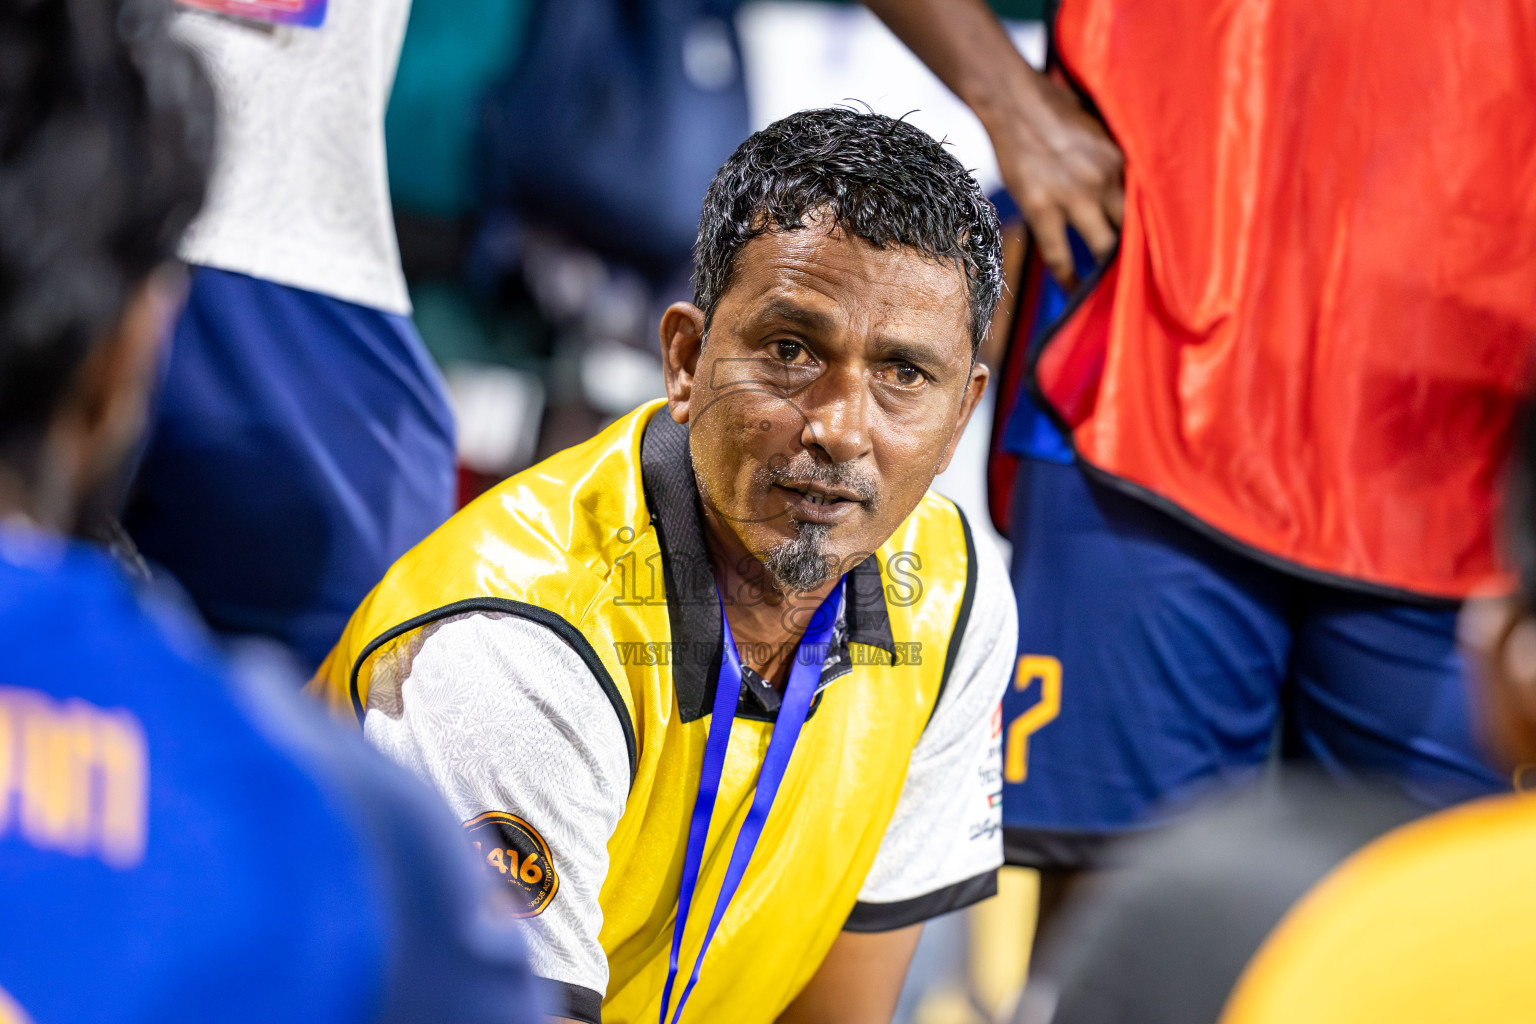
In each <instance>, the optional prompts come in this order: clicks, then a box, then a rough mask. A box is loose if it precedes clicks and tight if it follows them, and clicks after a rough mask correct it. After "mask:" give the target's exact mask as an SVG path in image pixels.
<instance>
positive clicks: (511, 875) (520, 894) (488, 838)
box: [464, 811, 560, 917]
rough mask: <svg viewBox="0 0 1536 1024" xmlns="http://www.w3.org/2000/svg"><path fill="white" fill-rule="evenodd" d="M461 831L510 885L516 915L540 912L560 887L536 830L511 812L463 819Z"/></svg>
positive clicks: (497, 874) (550, 858) (542, 841)
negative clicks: (467, 834)
mask: <svg viewBox="0 0 1536 1024" xmlns="http://www.w3.org/2000/svg"><path fill="white" fill-rule="evenodd" d="M464 831H466V832H468V833H469V838H470V841H471V842H473V843H474V844H475V849H476V850H477V851H479V854H480V857H481V859H483V860H484V861H485V864H486V867H487V868H488V869H490V870H491V871H492V872H494V873H495V875H496V877H498V878H500V879H501V880H502V881H504V882H506V884H507V885H509V886H511V887H512V892H513V895H514V897H515V901H516V903H517V907H518V914H517V916H518V917H535V916H537V915H539V914H542V913H543V912H544V908H545V907H547V906H549V903H550V901H551V900H553V899H554V898H555V890H557V889H559V888H560V876H559V875H558V874H557V873H556V872H555V861H554V858H553V857H551V856H550V853H549V844H548V843H546V842H545V841H544V837H543V836H541V835H539V830H538V829H536V828H534V827H533V826H532V825H530V824H528V823H527V822H526V821H524V820H523V819H522V818H519V817H518V816H517V815H515V814H508V813H506V812H505V811H486V812H485V813H484V814H480V815H476V816H475V817H473V818H471V819H469V820H468V821H466V822H465V823H464Z"/></svg>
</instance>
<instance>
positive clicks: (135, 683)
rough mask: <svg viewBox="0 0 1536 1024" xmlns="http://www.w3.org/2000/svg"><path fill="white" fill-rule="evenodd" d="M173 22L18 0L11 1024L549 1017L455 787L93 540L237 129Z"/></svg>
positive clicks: (5, 258)
mask: <svg viewBox="0 0 1536 1024" xmlns="http://www.w3.org/2000/svg"><path fill="white" fill-rule="evenodd" d="M168 15H169V12H168V11H167V10H166V9H165V6H164V5H163V4H161V3H156V2H152V0H16V2H9V3H7V4H5V5H4V6H3V8H0V650H3V651H4V652H5V659H4V664H3V666H0V920H4V922H5V928H4V931H3V934H0V1020H5V1021H7V1022H12V1024H14V1022H22V1021H30V1020H36V1021H37V1022H39V1024H66V1022H70V1021H79V1022H85V1021H134V1022H146V1024H147V1022H151V1021H153V1022H157V1024H158V1022H165V1021H205V1020H212V1019H217V1020H221V1021H250V1022H257V1021H261V1022H271V1021H306V1022H315V1024H322V1022H342V1021H348V1022H360V1021H368V1020H390V1021H402V1022H407V1021H409V1022H420V1021H429V1020H454V1021H484V1022H491V1021H499V1022H509V1024H511V1022H531V1021H533V1020H534V1019H536V1007H535V1005H534V1002H533V998H532V992H531V986H532V984H533V981H532V978H531V975H530V974H529V973H528V968H527V964H526V961H525V959H524V950H523V947H522V943H521V940H520V939H519V937H518V935H517V933H516V930H515V929H516V925H515V923H514V922H513V921H512V919H511V915H510V913H509V912H508V911H507V909H506V908H505V907H503V906H500V902H501V901H500V899H499V896H498V894H497V893H495V891H494V889H492V888H491V887H490V886H489V884H488V883H487V882H486V881H485V879H484V878H483V876H482V875H481V873H480V872H479V871H478V869H477V868H476V867H475V864H474V859H473V856H472V855H471V853H470V851H469V850H468V849H467V848H466V847H465V845H464V842H463V838H462V836H461V835H460V834H459V833H458V832H457V830H456V829H455V828H454V825H453V822H452V821H451V820H448V819H447V818H446V817H445V815H444V812H443V810H442V807H441V804H440V803H439V802H438V801H437V799H436V797H435V796H434V795H433V794H432V793H431V792H430V790H428V789H427V788H426V787H423V786H421V785H420V784H419V783H417V782H416V781H415V780H414V779H411V778H410V777H409V775H408V774H407V773H405V772H402V771H399V770H397V769H394V768H393V766H390V765H388V764H386V763H382V759H381V758H379V757H378V756H377V755H376V754H374V753H373V752H371V751H369V750H368V749H367V748H366V747H365V746H364V745H363V744H361V743H359V742H356V741H355V739H354V738H352V737H348V736H344V735H343V736H332V735H328V734H329V733H331V732H332V731H333V730H334V727H333V726H332V725H331V723H329V722H327V721H326V720H325V719H324V717H323V716H321V715H317V714H315V713H314V709H313V708H312V707H310V706H309V705H308V704H307V702H304V701H303V700H302V699H301V698H299V697H298V696H297V695H296V694H295V693H294V692H293V691H294V689H295V687H294V684H293V683H292V681H291V680H290V679H289V678H288V677H287V676H286V675H285V674H281V673H280V671H279V669H278V668H277V667H276V663H275V662H273V661H272V660H271V658H270V657H267V658H259V659H255V660H252V661H250V662H249V663H248V664H247V666H246V671H244V672H241V673H240V674H238V675H237V674H235V673H234V672H232V670H231V669H230V667H229V666H228V665H226V664H225V663H224V662H222V661H221V660H220V659H219V658H218V657H217V656H216V655H215V654H214V652H213V650H212V648H211V647H210V646H209V644H208V642H207V640H206V639H205V638H204V637H203V635H202V634H201V632H200V630H199V628H198V626H196V625H195V624H194V623H193V622H191V621H190V620H188V619H187V618H185V617H184V615H183V614H182V612H181V611H180V610H179V607H178V606H177V605H176V604H175V603H174V602H171V601H169V600H168V599H167V598H166V597H164V596H163V595H162V596H156V595H141V594H138V593H135V591H134V590H133V589H132V587H131V585H130V582H129V580H128V578H127V576H126V575H125V574H124V572H123V571H122V570H121V569H120V568H119V566H118V565H117V563H116V562H114V561H113V560H112V559H111V558H110V557H108V556H107V555H106V554H105V553H104V552H101V551H99V550H96V549H94V548H92V547H90V546H88V545H86V544H83V543H81V542H79V541H75V540H71V539H68V537H67V534H68V533H69V532H70V531H71V529H72V528H73V527H74V526H75V525H76V524H77V523H78V522H79V521H80V520H81V518H82V517H83V516H85V515H88V514H91V513H94V512H95V511H97V510H98V505H99V504H100V502H101V500H102V499H101V497H100V493H101V492H100V489H101V488H102V486H103V485H104V484H108V483H110V482H111V481H113V480H115V479H119V478H120V477H119V475H120V473H121V469H122V464H123V463H124V461H125V460H127V459H128V458H129V457H130V455H131V452H132V451H133V449H134V446H135V444H136V442H137V439H138V437H139V435H140V433H141V431H142V429H143V424H144V419H145V416H146V410H147V406H148V398H149V394H150V392H151V389H152V384H153V381H154V377H155V370H156V367H157V365H158V362H159V353H160V349H161V344H162V341H163V338H164V336H165V334H166V331H167V329H168V326H169V323H170V320H171V319H172V318H173V317H174V316H175V314H176V311H177V309H178V306H179V303H180V301H181V298H182V295H183V287H184V286H183V283H182V274H181V273H180V271H179V269H178V268H177V267H176V266H175V265H174V262H173V261H174V252H175V248H176V243H177V240H178V239H179V237H180V235H181V232H182V230H183V229H184V228H185V227H186V225H187V223H188V221H189V220H190V219H191V218H192V217H193V215H194V214H195V213H196V212H197V208H198V206H199V204H200V203H201V201H202V196H203V192H204V187H205V182H206V177H207V171H208V164H209V159H210V153H211V151H212V147H213V138H214V109H213V96H212V93H211V92H210V90H209V86H208V83H207V80H206V79H205V78H204V76H203V73H202V71H201V70H200V67H199V66H198V64H197V63H196V61H195V60H194V59H193V58H192V56H191V54H190V53H189V52H188V51H187V50H185V49H184V48H183V47H182V46H180V45H179V44H177V43H175V42H174V41H173V40H172V39H171V38H170V36H169V35H168V31H167V24H166V22H167V18H168ZM253 657H254V656H253ZM280 675H281V678H279V676H280ZM376 762H378V763H376Z"/></svg>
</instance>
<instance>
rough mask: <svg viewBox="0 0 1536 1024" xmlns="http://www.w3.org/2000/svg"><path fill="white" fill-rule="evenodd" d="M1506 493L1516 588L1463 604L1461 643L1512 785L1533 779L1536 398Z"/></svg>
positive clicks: (1489, 738) (1488, 731) (1485, 723)
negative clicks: (1471, 657) (1467, 652)
mask: <svg viewBox="0 0 1536 1024" xmlns="http://www.w3.org/2000/svg"><path fill="white" fill-rule="evenodd" d="M1508 472H1509V475H1508V479H1507V482H1506V484H1505V491H1504V538H1505V543H1506V550H1507V551H1508V554H1509V560H1510V562H1511V568H1512V569H1513V570H1514V572H1515V578H1516V580H1517V583H1518V586H1517V589H1516V591H1515V593H1514V594H1512V595H1509V596H1505V597H1474V598H1473V599H1471V600H1469V601H1468V602H1467V603H1466V605H1465V606H1464V607H1463V610H1462V615H1461V622H1460V627H1459V633H1460V639H1461V642H1462V643H1463V644H1464V645H1465V646H1466V647H1468V648H1469V649H1470V650H1471V651H1472V652H1473V654H1474V655H1475V664H1476V668H1477V675H1478V677H1479V678H1478V683H1479V687H1478V696H1479V697H1480V698H1481V699H1480V700H1479V701H1478V702H1477V711H1478V724H1479V726H1480V728H1481V730H1482V733H1483V738H1484V740H1485V741H1486V742H1487V744H1488V746H1489V747H1491V748H1492V750H1493V753H1494V754H1495V755H1496V756H1497V757H1498V758H1499V759H1500V760H1501V761H1502V762H1503V763H1504V764H1505V765H1506V766H1507V767H1509V768H1511V769H1513V771H1514V782H1515V785H1516V786H1518V787H1520V788H1522V789H1524V788H1529V787H1530V786H1531V785H1532V784H1536V403H1532V402H1529V401H1528V402H1527V403H1526V406H1525V408H1524V409H1523V410H1522V412H1521V415H1520V418H1519V421H1518V424H1517V426H1516V429H1515V443H1514V446H1513V451H1512V453H1511V457H1510V460H1509V471H1508Z"/></svg>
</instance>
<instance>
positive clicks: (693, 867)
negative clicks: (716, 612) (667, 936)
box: [659, 580, 843, 1024]
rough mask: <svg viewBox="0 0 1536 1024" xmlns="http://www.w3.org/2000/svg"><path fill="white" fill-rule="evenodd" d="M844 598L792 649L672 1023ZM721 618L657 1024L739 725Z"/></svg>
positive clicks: (720, 914)
mask: <svg viewBox="0 0 1536 1024" xmlns="http://www.w3.org/2000/svg"><path fill="white" fill-rule="evenodd" d="M842 594H843V581H842V580H838V581H837V585H836V586H835V587H833V588H832V592H831V593H830V594H828V595H827V598H826V600H825V601H823V602H822V603H821V607H820V608H818V609H816V614H815V615H814V616H812V618H811V625H810V628H808V629H807V630H806V631H805V635H804V636H803V637H802V638H801V640H800V646H799V648H798V649H797V650H796V651H795V659H794V663H793V664H792V665H791V666H790V669H789V685H788V686H787V687H785V691H784V702H783V704H781V705H780V706H779V716H778V720H777V721H776V722H774V726H773V736H772V738H770V739H769V741H768V752H767V753H766V754H764V755H763V767H762V769H761V771H759V772H758V776H757V791H756V793H754V794H753V797H752V807H751V809H750V810H749V811H748V812H747V817H746V820H745V821H744V822H742V825H741V832H740V833H739V834H738V835H737V836H736V845H735V846H734V847H733V848H732V849H731V859H730V863H729V864H728V865H727V866H726V871H725V880H724V881H723V882H722V883H721V885H720V896H719V898H717V899H716V900H715V909H714V912H713V913H711V914H710V917H709V928H708V929H707V930H706V931H705V932H704V941H703V942H702V943H701V944H700V946H699V955H698V957H697V958H696V959H695V960H694V961H693V971H692V973H691V974H689V976H688V984H687V985H685V986H683V994H682V995H681V996H679V997H678V1000H677V1008H676V1009H675V1010H674V1011H673V1012H672V1024H677V1021H678V1019H679V1018H680V1017H681V1016H682V1013H683V1006H684V1004H686V1003H687V1002H688V997H689V996H690V995H691V994H692V993H693V987H694V985H696V984H698V981H699V969H700V968H701V967H702V966H703V964H704V955H705V954H706V953H707V952H709V944H710V943H711V942H712V941H713V940H714V938H715V929H716V928H718V927H719V926H720V921H721V919H722V918H724V917H725V909H726V907H728V906H730V903H731V898H732V897H733V896H735V895H736V889H737V887H738V886H739V885H740V884H741V878H742V876H743V875H744V874H746V871H747V863H748V862H749V861H750V860H751V859H752V851H753V850H755V849H756V848H757V841H758V839H759V838H760V837H761V836H762V834H763V823H764V822H766V821H767V820H768V811H769V810H770V809H771V808H772V807H773V798H774V797H775V796H776V795H778V792H779V783H780V782H782V781H783V780H784V771H785V769H787V768H788V767H789V758H790V755H791V754H793V753H794V749H795V741H796V740H798V739H799V738H800V729H801V727H802V726H804V725H805V716H806V715H807V714H808V713H809V712H810V709H811V700H812V698H814V697H815V696H816V689H817V685H818V684H819V683H820V681H821V667H822V662H823V660H824V659H825V655H826V644H827V643H828V641H830V640H831V639H832V628H833V626H834V625H835V624H836V622H837V612H838V606H839V604H840V603H841V600H842ZM720 618H721V621H722V622H723V623H724V628H725V634H724V635H725V650H724V652H723V653H722V655H721V658H720V676H719V678H718V679H717V680H716V683H715V703H714V707H713V709H712V710H711V712H710V720H709V738H708V740H707V741H706V742H705V745H704V766H703V769H702V771H701V773H700V776H699V795H698V796H697V797H696V798H695V799H694V803H693V817H692V819H691V820H690V821H689V824H688V846H687V849H686V851H685V853H684V857H683V879H682V885H681V887H680V888H679V890H678V894H677V920H676V921H675V922H674V924H673V927H672V955H671V958H670V959H669V961H668V963H667V984H666V987H665V988H663V989H662V993H661V1017H660V1022H659V1024H667V1004H668V1003H669V1002H671V1000H672V985H673V982H674V981H676V980H677V965H678V955H679V952H680V951H681V949H682V945H683V932H684V931H685V930H686V929H687V927H688V912H689V910H690V908H691V907H692V905H693V894H694V890H695V889H697V888H698V884H699V868H700V867H701V865H702V864H703V861H704V844H705V841H706V839H707V838H708V836H709V819H710V818H711V817H713V815H714V810H715V798H716V797H717V796H719V794H720V779H721V777H722V776H723V775H724V773H725V754H726V750H727V749H728V748H729V746H730V742H731V723H732V722H734V721H735V719H736V701H737V699H738V698H739V696H740V694H741V659H740V657H739V656H738V655H737V653H736V642H735V640H734V638H733V637H732V636H731V624H730V622H729V621H728V620H727V619H726V617H725V608H724V605H723V604H722V606H721V610H720Z"/></svg>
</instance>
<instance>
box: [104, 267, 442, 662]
mask: <svg viewBox="0 0 1536 1024" xmlns="http://www.w3.org/2000/svg"><path fill="white" fill-rule="evenodd" d="M455 496H456V477H455V460H454V442H453V414H452V412H451V411H450V409H449V407H448V401H447V395H446V392H445V390H444V388H443V384H442V378H441V375H440V374H439V373H438V371H437V369H436V367H435V366H434V365H433V363H432V360H431V356H430V355H428V353H427V351H426V348H425V347H424V346H423V345H422V343H421V338H420V337H419V336H418V335H417V333H416V328H415V326H414V325H413V324H412V323H411V320H410V318H409V317H405V316H399V315H395V314H391V313H384V312H381V311H379V310H376V309H372V308H370V307H367V306H360V305H357V304H355V303H350V302H343V301H341V300H339V299H333V298H330V297H328V296H325V295H319V294H316V293H314V292H306V291H302V290H300V289H297V288H289V287H286V286H284V285H280V284H273V283H272V282H270V281H263V280H259V279H257V278H253V277H248V276H246V275H244V274H234V273H229V272H226V271H222V270H213V269H209V268H207V267H199V268H196V269H195V270H194V271H193V275H192V288H191V294H190V296H189V298H188V300H187V308H186V310H185V312H184V313H183V314H182V316H181V319H180V321H179V322H178V323H177V325H176V336H175V341H174V344H173V347H172V350H171V354H170V359H169V365H168V366H167V369H166V379H165V384H164V388H163V391H162V394H161V397H160V405H159V409H158V411H157V414H156V419H155V422H154V424H153V428H152V431H151V434H150V438H149V441H148V447H147V449H146V451H145V455H144V460H143V462H142V464H141V466H140V469H139V474H138V479H137V481H136V483H135V485H134V493H133V495H132V496H131V499H130V504H129V507H128V510H127V513H126V515H125V517H124V524H125V525H126V526H127V527H128V531H129V533H130V534H131V535H132V536H133V538H134V541H135V542H136V543H137V544H138V546H139V549H140V550H141V551H142V552H143V553H144V555H145V557H146V558H148V559H150V560H151V561H152V562H156V563H158V564H159V565H161V566H163V567H165V568H166V569H168V570H169V571H170V572H171V573H172V574H174V575H175V576H176V577H177V578H178V579H179V580H180V581H181V583H182V585H183V586H184V587H186V589H187V591H188V592H189V593H190V594H191V595H192V598H193V600H194V601H196V602H197V605H198V607H199V609H200V610H201V611H202V613H203V615H204V616H205V617H206V618H207V619H208V622H209V624H210V625H211V626H213V628H214V629H216V630H218V631H220V632H222V633H227V634H240V635H247V634H252V635H260V636H267V637H272V638H275V639H277V640H279V641H281V642H283V643H285V644H287V645H288V646H289V647H291V648H292V649H293V650H294V651H296V652H297V653H298V654H299V656H300V657H301V658H302V659H304V660H305V661H306V662H307V663H308V664H309V665H310V666H314V665H318V664H319V662H320V660H321V659H322V658H324V656H325V654H326V653H327V652H328V651H329V650H330V648H331V646H332V645H333V644H334V643H335V642H336V639H337V638H338V637H339V636H340V635H341V630H342V628H343V627H344V626H345V625H346V622H347V619H348V617H349V616H350V615H351V614H352V611H353V609H355V608H356V607H357V605H358V603H359V602H360V601H361V600H362V599H363V597H364V596H365V595H366V594H367V593H368V591H369V589H370V588H372V586H373V585H374V584H375V583H377V582H378V581H379V578H380V577H381V576H383V575H384V571H385V570H386V569H388V568H389V566H390V565H391V564H392V563H393V562H394V561H395V559H397V558H399V557H400V556H401V555H402V554H404V553H405V552H406V550H408V549H409V548H410V547H411V546H412V545H414V544H415V543H416V542H417V541H419V540H421V539H422V538H423V537H425V536H426V535H427V534H428V533H430V532H431V531H432V530H433V529H435V528H436V527H437V526H438V525H439V524H440V523H442V522H443V520H444V519H446V518H447V517H448V516H449V515H450V514H451V513H452V511H453V506H454V501H455Z"/></svg>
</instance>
